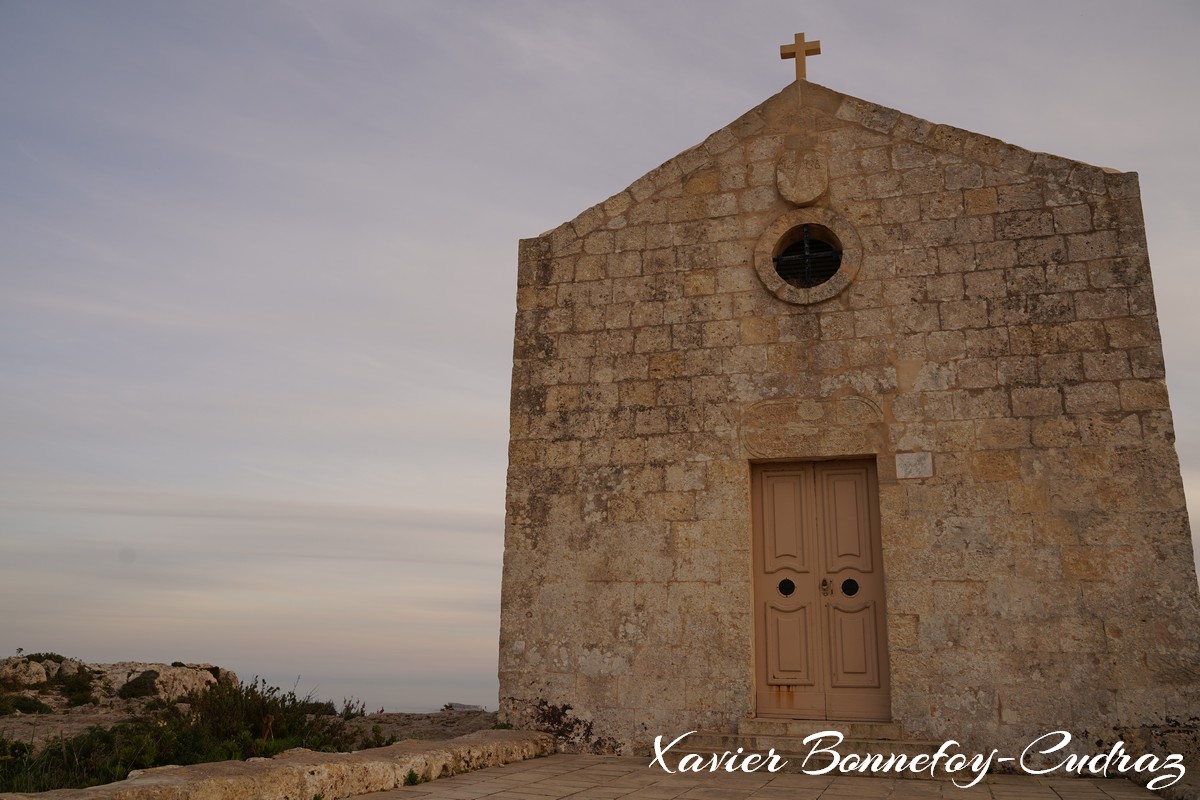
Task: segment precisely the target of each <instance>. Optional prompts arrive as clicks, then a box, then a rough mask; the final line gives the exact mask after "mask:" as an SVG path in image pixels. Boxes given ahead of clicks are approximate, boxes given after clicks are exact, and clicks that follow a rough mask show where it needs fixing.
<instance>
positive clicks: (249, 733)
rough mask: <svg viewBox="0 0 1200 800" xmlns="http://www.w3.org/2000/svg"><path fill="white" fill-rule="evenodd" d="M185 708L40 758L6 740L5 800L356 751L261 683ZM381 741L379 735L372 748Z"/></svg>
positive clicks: (304, 701) (92, 733)
mask: <svg viewBox="0 0 1200 800" xmlns="http://www.w3.org/2000/svg"><path fill="white" fill-rule="evenodd" d="M85 674H86V673H85ZM87 678H88V685H89V686H90V685H91V684H90V681H91V676H90V675H87ZM186 702H187V704H188V707H189V708H190V712H184V711H181V710H180V709H179V707H177V706H175V705H169V706H164V707H161V708H156V709H154V710H151V711H143V713H142V714H141V715H140V716H137V717H135V718H133V719H131V720H129V721H127V722H123V723H120V724H118V725H116V726H114V727H113V728H112V729H110V730H104V729H102V728H92V729H91V730H89V731H87V732H86V733H84V734H81V735H79V736H76V737H74V738H71V739H64V740H62V741H60V742H56V743H55V744H54V745H53V746H52V747H47V748H45V749H44V750H42V751H41V752H39V753H38V754H37V755H36V756H35V755H34V754H33V753H32V752H31V751H30V750H29V748H28V747H25V746H24V745H20V744H18V743H13V742H5V741H4V740H3V739H0V792H43V791H48V790H51V789H60V788H83V787H86V786H95V785H98V784H102V783H111V782H112V781H117V780H123V779H124V778H125V776H126V775H128V774H129V771H130V770H134V769H147V768H150V767H159V766H163V765H165V764H200V763H204V762H209V761H226V760H239V761H241V760H245V759H247V758H251V757H254V756H265V757H270V756H273V755H276V754H278V753H281V752H283V751H284V750H288V749H290V748H293V747H306V748H308V749H310V750H323V751H332V752H345V751H348V750H352V749H355V744H357V742H356V741H355V740H356V737H355V736H354V734H353V733H352V732H351V731H348V730H347V729H346V726H345V722H343V721H342V720H341V719H340V718H339V717H338V716H337V715H335V714H327V715H322V716H314V715H312V714H310V713H308V709H310V708H312V707H313V706H314V701H313V700H312V698H311V697H305V698H299V697H297V696H296V694H295V693H294V692H282V691H280V690H279V689H278V688H276V687H273V686H268V685H267V684H266V682H264V681H260V680H259V679H257V678H256V679H255V680H254V682H253V683H249V684H244V685H241V686H233V685H230V684H216V685H212V686H209V687H207V688H206V689H205V690H204V691H202V692H194V693H192V694H190V695H188V697H187V698H186ZM315 705H322V704H315ZM372 733H373V734H376V732H374V731H373V732H372ZM381 738H382V734H381V733H378V734H376V735H375V736H373V737H372V739H371V740H370V741H372V742H373V741H374V740H375V739H381ZM386 743H390V742H386Z"/></svg>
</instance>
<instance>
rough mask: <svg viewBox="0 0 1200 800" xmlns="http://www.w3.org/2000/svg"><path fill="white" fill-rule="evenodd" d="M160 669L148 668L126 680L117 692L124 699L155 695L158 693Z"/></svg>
mask: <svg viewBox="0 0 1200 800" xmlns="http://www.w3.org/2000/svg"><path fill="white" fill-rule="evenodd" d="M157 680H158V671H157V670H153V669H148V670H146V671H145V672H143V673H142V674H141V675H138V676H137V677H136V678H133V679H132V680H128V681H126V682H125V685H124V686H122V687H121V688H120V690H119V691H118V692H117V697H120V698H121V699H122V700H132V699H133V698H135V697H154V696H155V695H157V694H158V684H157V683H156V682H155V681H157Z"/></svg>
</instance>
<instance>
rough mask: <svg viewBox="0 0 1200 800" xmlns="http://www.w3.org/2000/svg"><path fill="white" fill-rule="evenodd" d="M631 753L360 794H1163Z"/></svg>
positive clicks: (642, 798)
mask: <svg viewBox="0 0 1200 800" xmlns="http://www.w3.org/2000/svg"><path fill="white" fill-rule="evenodd" d="M648 763H649V760H648V759H646V758H639V757H630V756H586V755H555V756H550V757H548V758H535V759H530V760H528V761H521V762H518V763H514V764H508V765H506V766H503V767H491V768H489V769H483V770H479V771H477V772H471V773H467V774H464V775H455V776H454V777H451V778H441V779H439V780H435V781H432V782H430V783H422V784H418V785H416V786H406V787H404V788H402V789H391V790H388V791H385V792H376V793H374V794H369V795H360V796H359V797H358V798H354V800H421V799H422V798H428V799H429V800H478V799H479V798H487V800H562V799H563V798H570V799H571V800H616V798H629V800H674V799H675V798H678V799H679V800H817V799H818V798H820V800H885V799H886V800H931V798H947V800H958V799H959V798H961V800H977V799H978V798H995V800H1137V799H1138V798H1154V797H1159V795H1157V794H1155V793H1154V792H1151V791H1149V790H1147V789H1144V788H1142V787H1140V786H1137V785H1136V784H1134V783H1131V782H1130V781H1126V780H1090V779H1083V778H1079V779H1070V778H1065V779H1064V778H1058V779H1053V780H1048V779H1043V778H1038V777H1033V776H1008V775H989V776H987V778H986V779H985V781H984V782H981V783H980V784H979V785H978V786H975V787H973V788H971V789H959V788H958V787H956V786H954V784H952V783H949V782H946V781H933V780H905V779H893V778H860V777H847V776H837V777H829V776H814V775H798V774H789V773H777V774H769V773H767V772H765V771H762V772H757V773H750V774H745V773H737V774H727V773H724V772H722V773H719V774H710V773H703V774H698V775H697V774H688V775H680V774H674V775H669V774H667V773H666V772H664V771H662V770H661V769H659V768H657V767H655V768H653V769H651V768H650V767H649V766H648Z"/></svg>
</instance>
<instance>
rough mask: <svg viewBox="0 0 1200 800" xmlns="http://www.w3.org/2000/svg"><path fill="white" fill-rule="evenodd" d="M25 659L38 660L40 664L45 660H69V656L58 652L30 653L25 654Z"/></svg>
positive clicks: (60, 661)
mask: <svg viewBox="0 0 1200 800" xmlns="http://www.w3.org/2000/svg"><path fill="white" fill-rule="evenodd" d="M25 660H26V661H36V662H38V663H39V664H41V663H42V662H44V661H53V662H55V663H56V664H61V663H62V662H64V661H66V660H67V657H66V656H63V655H59V654H58V653H30V654H29V655H27V656H25Z"/></svg>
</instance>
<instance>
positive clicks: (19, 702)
mask: <svg viewBox="0 0 1200 800" xmlns="http://www.w3.org/2000/svg"><path fill="white" fill-rule="evenodd" d="M9 699H10V700H11V701H12V707H13V709H14V710H15V711H20V712H21V713H22V714H49V713H50V712H51V711H53V710H54V709H52V708H50V706H48V705H46V704H45V703H43V702H42V701H41V700H38V699H37V698H36V697H26V696H25V695H23V694H17V695H13V696H12V697H10V698H9Z"/></svg>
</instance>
